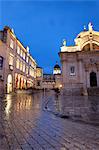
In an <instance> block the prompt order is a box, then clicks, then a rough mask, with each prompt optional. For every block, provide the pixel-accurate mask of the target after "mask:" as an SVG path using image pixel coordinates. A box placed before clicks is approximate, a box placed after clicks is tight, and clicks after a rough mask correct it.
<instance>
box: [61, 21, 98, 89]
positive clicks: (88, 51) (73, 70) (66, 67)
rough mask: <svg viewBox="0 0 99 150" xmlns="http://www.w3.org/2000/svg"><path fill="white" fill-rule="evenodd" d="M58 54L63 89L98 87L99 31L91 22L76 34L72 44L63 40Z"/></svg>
mask: <svg viewBox="0 0 99 150" xmlns="http://www.w3.org/2000/svg"><path fill="white" fill-rule="evenodd" d="M59 56H60V60H61V64H62V87H63V88H64V89H84V90H85V91H87V90H88V89H89V88H99V32H98V31H94V30H93V25H92V23H89V24H88V30H87V29H86V27H84V30H83V31H82V32H81V33H79V34H78V35H77V37H76V38H75V45H74V46H66V40H64V41H63V46H62V47H61V51H60V52H59Z"/></svg>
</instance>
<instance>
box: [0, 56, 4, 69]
mask: <svg viewBox="0 0 99 150" xmlns="http://www.w3.org/2000/svg"><path fill="white" fill-rule="evenodd" d="M2 67H3V57H2V56H0V70H1V69H2Z"/></svg>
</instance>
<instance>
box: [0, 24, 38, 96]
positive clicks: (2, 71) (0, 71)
mask: <svg viewBox="0 0 99 150" xmlns="http://www.w3.org/2000/svg"><path fill="white" fill-rule="evenodd" d="M36 66H37V63H36V61H35V60H34V59H33V58H32V56H31V55H30V53H29V48H28V47H27V48H25V47H24V46H23V44H22V43H21V42H20V41H19V40H18V38H17V37H16V35H15V34H14V31H13V29H12V30H11V29H10V28H9V27H7V26H6V27H4V29H3V30H2V31H0V92H1V90H2V92H5V93H6V92H7V93H10V92H12V91H15V90H17V89H27V88H30V87H34V86H35V80H36Z"/></svg>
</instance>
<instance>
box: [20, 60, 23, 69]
mask: <svg viewBox="0 0 99 150" xmlns="http://www.w3.org/2000/svg"><path fill="white" fill-rule="evenodd" d="M22 67H23V66H22V62H20V70H21V71H22Z"/></svg>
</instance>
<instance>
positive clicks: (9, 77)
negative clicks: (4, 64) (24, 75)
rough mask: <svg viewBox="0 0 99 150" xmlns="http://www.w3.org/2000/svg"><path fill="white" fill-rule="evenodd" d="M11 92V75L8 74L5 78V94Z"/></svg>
mask: <svg viewBox="0 0 99 150" xmlns="http://www.w3.org/2000/svg"><path fill="white" fill-rule="evenodd" d="M11 92H12V75H11V74H9V75H8V77H7V93H11Z"/></svg>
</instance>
